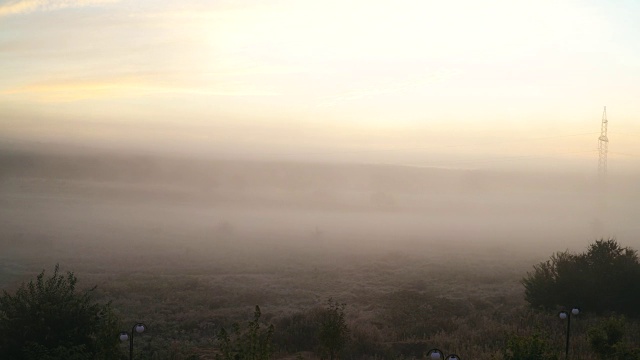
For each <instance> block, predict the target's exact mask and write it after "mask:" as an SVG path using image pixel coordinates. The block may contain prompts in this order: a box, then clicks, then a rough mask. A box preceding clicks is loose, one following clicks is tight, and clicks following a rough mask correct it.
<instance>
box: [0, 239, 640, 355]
mask: <svg viewBox="0 0 640 360" xmlns="http://www.w3.org/2000/svg"><path fill="white" fill-rule="evenodd" d="M432 248H433V247H432ZM211 250H212V251H211V252H209V253H207V252H206V251H204V250H202V251H200V252H198V253H197V254H193V253H189V252H182V254H181V255H177V254H176V253H172V255H171V256H169V253H166V254H164V255H163V254H162V252H160V251H158V250H156V253H154V256H153V257H144V256H140V254H139V253H137V252H135V251H131V250H129V251H128V252H124V251H123V252H117V251H113V252H111V253H105V252H100V251H96V252H93V255H92V252H91V251H88V250H85V252H84V254H85V257H84V258H83V259H82V260H80V259H77V258H75V259H74V257H73V256H69V254H70V253H69V251H70V250H69V249H62V248H60V249H59V252H58V253H57V254H56V255H55V256H56V257H58V258H60V257H63V258H64V257H65V255H64V254H65V253H66V254H67V258H66V259H64V260H65V262H64V263H65V264H69V265H66V266H69V267H72V268H73V269H74V271H75V273H77V274H79V276H81V280H82V283H83V284H84V285H85V286H87V287H89V286H90V285H93V284H98V287H97V289H95V290H94V291H92V292H91V294H92V300H93V301H95V302H96V303H99V304H106V303H108V302H111V308H112V309H113V313H114V315H117V316H118V318H119V327H117V329H112V330H113V332H114V335H113V336H114V337H113V338H111V339H115V338H116V336H117V332H118V331H116V330H124V329H129V328H130V327H131V325H132V324H135V323H137V322H139V321H143V322H144V323H145V324H146V325H147V326H148V328H149V330H148V331H147V332H145V333H144V334H142V335H141V336H140V337H139V338H137V340H136V344H135V356H136V358H139V359H188V358H191V359H213V358H216V356H217V357H218V358H222V359H227V358H228V359H231V358H234V359H244V358H251V359H261V358H287V357H290V356H296V357H298V358H300V357H302V358H320V357H323V358H333V357H339V358H352V359H362V358H374V357H375V358H389V359H391V358H421V357H423V356H424V354H425V353H426V352H427V351H428V350H429V349H431V348H434V347H438V348H440V349H442V350H444V351H445V352H446V353H456V354H458V355H460V356H461V357H462V358H463V359H508V360H512V359H520V360H523V359H525V360H526V359H555V358H557V357H559V356H560V355H561V354H563V351H564V342H565V331H566V323H565V322H563V321H562V320H560V319H559V318H558V317H557V311H558V310H560V309H561V308H562V307H561V306H558V305H549V306H547V307H546V308H545V309H541V310H538V309H532V308H531V307H530V306H529V304H528V303H527V302H526V301H525V298H526V297H525V294H526V293H525V287H523V286H522V284H521V280H522V277H523V274H526V273H527V271H529V277H528V279H531V278H534V277H535V273H536V272H535V271H536V269H540V266H538V267H536V268H534V271H533V272H532V271H531V266H532V264H533V263H532V262H531V261H529V262H528V263H526V264H524V263H523V258H522V257H517V258H515V257H513V256H512V257H508V256H504V255H505V254H504V253H501V252H500V251H499V250H496V249H491V251H486V252H484V253H483V252H481V251H479V250H478V248H476V251H474V252H473V256H472V255H471V254H470V253H469V252H464V251H461V250H462V249H449V250H448V251H447V250H446V247H445V246H442V247H441V248H440V249H439V250H438V251H437V252H432V253H431V254H429V253H427V252H420V253H416V252H414V254H409V253H407V252H387V251H384V252H379V253H367V254H360V255H354V254H348V253H340V252H331V251H327V252H325V253H324V254H321V256H320V257H319V256H318V255H317V254H318V253H317V252H316V253H315V254H316V256H311V254H306V255H305V254H304V253H292V254H283V253H279V252H272V253H269V252H265V251H264V249H263V248H256V249H253V250H251V249H243V250H238V249H235V250H234V249H227V252H226V253H224V254H219V253H218V254H217V255H216V251H213V249H211ZM126 253H128V255H126ZM624 253H625V252H624V251H623V254H624ZM14 255H15V256H14V259H16V258H19V256H18V255H19V254H17V253H14ZM165 256H166V257H165ZM50 257H51V254H47V255H43V256H41V257H39V258H38V257H34V256H33V255H31V258H30V260H29V258H27V257H23V258H22V260H20V261H19V262H20V263H21V264H22V266H23V269H24V270H25V273H24V274H23V278H25V279H26V278H27V277H28V276H29V270H28V269H35V267H36V264H37V263H40V262H42V261H43V260H46V259H49V258H50ZM18 279H19V277H16V278H15V280H16V281H15V282H14V284H17V283H18V281H17V280H18ZM524 282H525V285H526V284H527V280H526V279H525V281H524ZM74 284H75V283H74ZM9 289H10V290H11V289H12V288H11V287H9ZM18 291H21V290H18ZM330 298H332V300H331V301H330V302H329V303H328V302H327V299H330ZM256 304H259V305H260V308H259V309H257V308H256V306H255V305H256ZM566 306H573V305H569V304H566ZM251 314H253V316H250V315H251ZM336 324H337V325H336ZM16 326H17V325H16ZM7 329H8V328H5V330H7ZM223 329H225V330H224V331H223ZM639 330H640V326H639V324H638V322H637V321H636V320H635V319H634V318H633V317H630V316H628V317H623V316H622V315H615V314H613V313H610V312H607V311H604V312H602V314H596V312H594V311H590V309H589V308H585V307H583V309H582V313H581V314H580V315H579V316H578V317H576V318H575V320H573V321H572V330H571V331H572V338H571V354H572V358H576V359H578V358H579V359H635V358H637V355H636V353H637V350H636V348H637V345H638V344H637V341H638V340H637V338H636V337H635V336H634V334H637V333H638V331H639ZM7 331H10V329H9V330H7ZM103 336H104V335H103ZM94 338H95V337H94ZM247 341H248V342H247ZM225 344H227V345H225ZM247 344H252V345H247ZM225 346H226V347H225ZM248 346H249V347H251V348H252V349H254V350H253V351H254V352H253V353H251V354H252V355H251V356H248V357H243V356H242V355H241V354H244V353H243V352H242V351H244V350H243V349H245V350H246V348H247V347H248ZM225 349H226V350H225ZM126 351H127V347H126V345H125V344H121V345H120V348H119V350H118V351H116V352H117V353H118V354H119V355H117V356H119V357H124V356H125V354H126ZM265 355H268V356H265Z"/></svg>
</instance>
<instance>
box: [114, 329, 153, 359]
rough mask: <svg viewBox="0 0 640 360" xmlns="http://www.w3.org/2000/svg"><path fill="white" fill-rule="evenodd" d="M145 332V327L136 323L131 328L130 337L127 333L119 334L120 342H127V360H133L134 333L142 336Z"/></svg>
mask: <svg viewBox="0 0 640 360" xmlns="http://www.w3.org/2000/svg"><path fill="white" fill-rule="evenodd" d="M145 330H147V325H145V324H143V323H137V324H135V325H133V327H132V328H131V335H129V333H128V332H126V331H123V332H121V333H120V341H127V340H129V360H133V336H134V335H135V334H136V333H138V334H142V333H143V332H144V331H145Z"/></svg>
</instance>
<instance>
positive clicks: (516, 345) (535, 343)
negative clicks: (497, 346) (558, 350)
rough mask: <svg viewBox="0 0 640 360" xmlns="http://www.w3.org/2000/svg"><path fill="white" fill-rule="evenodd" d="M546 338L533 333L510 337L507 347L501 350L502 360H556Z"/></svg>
mask: <svg viewBox="0 0 640 360" xmlns="http://www.w3.org/2000/svg"><path fill="white" fill-rule="evenodd" d="M546 338H548V337H547V336H543V335H542V334H540V333H539V332H538V333H534V334H533V335H529V336H519V335H510V336H509V337H508V338H507V346H506V348H505V349H504V350H503V353H502V356H503V359H504V360H557V359H558V357H557V355H555V354H553V350H555V348H554V347H553V345H552V344H550V343H549V342H548V341H547V340H545V339H546Z"/></svg>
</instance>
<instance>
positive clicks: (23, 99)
mask: <svg viewBox="0 0 640 360" xmlns="http://www.w3.org/2000/svg"><path fill="white" fill-rule="evenodd" d="M639 18H640V1H616V2H611V1H605V0H602V1H597V0H591V1H545V0H541V1H535V2H533V1H517V0H512V1H492V0H487V1H455V0H452V1H429V0H394V1H391V0H389V1H382V0H366V1H360V0H352V1H337V0H323V1H310V0H274V1H260V0H219V1H202V0H201V1H195V0H182V1H167V0H152V1H151V0H136V1H118V0H58V1H54V0H4V1H3V0H0V79H1V81H0V141H5V142H12V141H13V142H16V141H26V142H29V141H38V142H45V143H46V142H53V143H72V144H90V145H92V146H102V147H105V146H106V147H111V148H120V149H138V150H140V149H144V150H146V151H155V150H157V151H164V152H175V153H183V152H193V151H195V152H198V153H206V154H211V155H214V156H248V157H251V156H255V157H265V158H291V159H340V160H345V159H347V160H350V161H365V162H366V161H379V162H394V163H405V164H417V165H438V164H440V165H442V164H447V163H455V162H460V163H465V162H471V163H473V164H476V163H482V162H493V161H497V162H500V161H502V159H504V160H505V161H507V162H509V161H512V160H514V161H520V160H526V159H530V158H531V159H538V160H544V159H556V160H558V159H560V160H567V161H572V160H576V161H578V160H579V161H583V162H588V161H592V160H593V161H595V159H597V152H596V149H597V137H598V136H599V132H600V122H601V117H602V112H603V107H604V106H607V114H608V119H609V139H610V140H611V143H610V146H609V150H610V155H609V156H610V157H611V159H612V160H613V161H614V162H615V161H616V159H617V161H619V162H620V164H623V163H624V164H627V165H628V164H635V163H638V161H639V159H640V141H639V140H640V101H638V94H640V41H638V39H640V21H637V19H639ZM518 159H520V160H518ZM625 166H626V165H625Z"/></svg>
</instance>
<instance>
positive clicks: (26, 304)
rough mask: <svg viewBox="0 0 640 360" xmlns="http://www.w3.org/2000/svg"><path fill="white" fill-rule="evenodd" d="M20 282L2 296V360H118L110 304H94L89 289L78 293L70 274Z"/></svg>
mask: <svg viewBox="0 0 640 360" xmlns="http://www.w3.org/2000/svg"><path fill="white" fill-rule="evenodd" d="M58 270H59V266H57V265H56V267H55V270H54V272H53V275H52V276H51V277H50V278H47V279H45V276H44V275H45V272H44V270H43V271H42V272H41V273H40V274H39V275H38V276H37V278H36V281H35V282H34V281H30V282H29V283H28V284H22V286H20V288H18V290H17V291H16V293H15V295H10V294H8V293H7V292H6V291H3V294H2V296H1V297H0V358H2V359H7V360H11V359H16V360H17V359H117V358H118V357H119V351H118V340H117V337H116V335H115V334H117V333H118V326H117V319H116V317H115V316H114V314H113V313H112V312H111V307H110V305H109V304H98V303H94V302H93V301H92V296H91V295H92V293H91V291H92V290H93V289H91V290H89V291H86V292H84V293H80V294H78V293H76V291H75V290H76V283H77V281H78V280H77V278H76V277H75V276H74V274H73V273H72V272H68V273H67V275H66V276H63V275H59V274H58Z"/></svg>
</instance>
